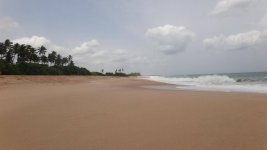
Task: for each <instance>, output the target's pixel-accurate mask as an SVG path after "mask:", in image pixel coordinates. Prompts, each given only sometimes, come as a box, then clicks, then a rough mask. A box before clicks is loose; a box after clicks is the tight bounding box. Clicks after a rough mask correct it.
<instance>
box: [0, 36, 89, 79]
mask: <svg viewBox="0 0 267 150" xmlns="http://www.w3.org/2000/svg"><path fill="white" fill-rule="evenodd" d="M46 52H47V49H46V48H45V47H44V46H41V47H39V48H34V47H32V46H31V45H24V44H18V43H15V44H14V43H12V42H11V41H10V40H5V41H4V42H3V43H1V42H0V74H5V75H90V74H91V73H90V71H88V70H87V69H86V68H80V67H77V66H75V65H74V62H73V60H72V56H71V55H69V56H67V57H62V56H61V55H60V54H58V53H57V52H55V51H52V52H51V53H49V54H47V55H46Z"/></svg>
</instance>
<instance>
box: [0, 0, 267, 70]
mask: <svg viewBox="0 0 267 150" xmlns="http://www.w3.org/2000/svg"><path fill="white" fill-rule="evenodd" d="M7 38H9V39H11V40H12V41H14V42H18V43H24V44H31V45H33V46H35V47H38V46H40V45H45V46H46V47H48V48H49V49H50V50H55V51H58V52H60V53H62V54H63V55H67V54H72V55H73V56H74V59H75V61H76V64H77V65H80V66H83V67H86V68H88V69H89V70H95V71H100V70H101V69H102V68H103V69H105V70H106V71H113V70H115V69H116V68H124V69H125V70H126V71H127V72H131V71H138V72H142V73H143V74H146V75H148V74H154V75H155V74H160V75H180V74H195V73H221V72H250V71H267V49H266V47H267V1H266V0H201V1H197V0H127V1H126V0H0V40H1V41H3V40H5V39H7Z"/></svg>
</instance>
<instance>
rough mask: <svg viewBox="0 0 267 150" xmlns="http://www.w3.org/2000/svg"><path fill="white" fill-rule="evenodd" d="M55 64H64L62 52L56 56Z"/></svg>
mask: <svg viewBox="0 0 267 150" xmlns="http://www.w3.org/2000/svg"><path fill="white" fill-rule="evenodd" d="M55 65H57V66H61V65H62V56H61V55H60V54H58V55H57V56H56V60H55Z"/></svg>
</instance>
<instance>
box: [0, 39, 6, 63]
mask: <svg viewBox="0 0 267 150" xmlns="http://www.w3.org/2000/svg"><path fill="white" fill-rule="evenodd" d="M5 55H6V48H5V45H4V43H0V59H3V58H4V56H5Z"/></svg>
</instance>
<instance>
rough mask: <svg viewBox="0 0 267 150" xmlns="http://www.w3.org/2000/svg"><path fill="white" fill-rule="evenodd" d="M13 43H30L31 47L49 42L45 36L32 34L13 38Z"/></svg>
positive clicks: (45, 44)
mask: <svg viewBox="0 0 267 150" xmlns="http://www.w3.org/2000/svg"><path fill="white" fill-rule="evenodd" d="M13 42H14V43H19V44H26V45H31V46H33V47H40V46H42V45H44V46H48V45H50V44H51V42H50V41H49V40H48V39H46V38H45V37H39V36H32V37H23V38H19V39H15V40H13Z"/></svg>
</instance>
